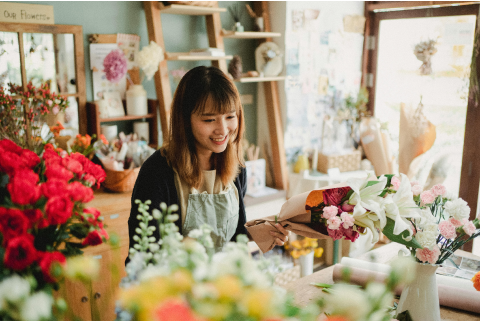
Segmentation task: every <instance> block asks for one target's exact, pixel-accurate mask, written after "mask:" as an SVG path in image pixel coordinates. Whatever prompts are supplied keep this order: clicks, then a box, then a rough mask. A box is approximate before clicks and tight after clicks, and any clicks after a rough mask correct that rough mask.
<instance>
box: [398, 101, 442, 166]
mask: <svg viewBox="0 0 480 322" xmlns="http://www.w3.org/2000/svg"><path fill="white" fill-rule="evenodd" d="M422 106H423V105H422V104H421V103H420V105H419V107H418V108H417V110H413V109H411V108H410V107H407V106H406V105H405V104H404V103H402V104H401V106H400V133H399V150H398V151H399V152H398V170H399V172H400V173H405V174H408V173H409V169H410V164H411V163H412V161H413V160H414V159H415V158H416V157H418V156H419V155H421V154H423V153H425V152H427V151H428V150H429V149H430V148H431V147H432V146H433V143H434V142H435V138H436V130H435V125H433V124H432V123H431V122H430V121H429V120H428V119H427V118H426V117H425V115H424V114H423V112H422Z"/></svg>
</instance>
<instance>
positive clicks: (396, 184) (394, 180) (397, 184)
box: [390, 176, 400, 190]
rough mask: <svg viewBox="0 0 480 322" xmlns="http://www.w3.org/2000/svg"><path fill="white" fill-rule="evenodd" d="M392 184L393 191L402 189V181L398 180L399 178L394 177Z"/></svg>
mask: <svg viewBox="0 0 480 322" xmlns="http://www.w3.org/2000/svg"><path fill="white" fill-rule="evenodd" d="M390 183H391V184H392V185H393V190H398V188H400V179H398V177H396V176H393V177H392V181H391V182H390Z"/></svg>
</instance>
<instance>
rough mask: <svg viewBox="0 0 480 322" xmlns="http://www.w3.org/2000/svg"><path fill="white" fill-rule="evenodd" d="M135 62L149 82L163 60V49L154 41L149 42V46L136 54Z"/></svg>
mask: <svg viewBox="0 0 480 322" xmlns="http://www.w3.org/2000/svg"><path fill="white" fill-rule="evenodd" d="M136 60H137V64H138V67H140V68H141V69H142V70H143V72H144V73H145V76H147V80H150V79H152V77H153V75H155V73H156V71H157V70H158V64H160V62H161V61H162V60H163V49H162V47H160V46H159V45H157V44H156V43H155V42H154V41H150V45H148V46H145V47H143V48H142V50H141V51H140V52H139V53H138V55H137V59H136Z"/></svg>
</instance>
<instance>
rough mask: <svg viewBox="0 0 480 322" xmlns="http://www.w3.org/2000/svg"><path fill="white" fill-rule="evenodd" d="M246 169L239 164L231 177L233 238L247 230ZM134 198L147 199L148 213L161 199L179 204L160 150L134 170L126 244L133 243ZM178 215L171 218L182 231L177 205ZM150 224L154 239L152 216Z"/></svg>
mask: <svg viewBox="0 0 480 322" xmlns="http://www.w3.org/2000/svg"><path fill="white" fill-rule="evenodd" d="M246 177H247V173H246V170H245V168H241V171H240V173H239V175H238V176H237V178H236V179H235V182H234V183H235V186H236V187H237V190H238V197H239V216H238V226H237V230H236V232H235V235H233V237H232V239H231V241H235V240H236V238H237V235H238V234H245V235H246V234H247V230H246V228H245V222H246V215H245V206H244V203H243V197H245V193H246V191H247V178H246ZM136 199H140V200H141V201H142V202H145V201H147V200H151V201H152V203H151V204H150V208H149V210H148V211H149V213H151V212H152V210H153V209H154V208H156V209H160V203H161V202H165V203H166V204H167V206H170V205H173V204H175V205H179V202H178V194H177V189H176V187H175V179H174V172H173V169H172V167H170V166H169V165H168V162H167V159H166V158H165V157H164V156H162V154H161V152H160V150H158V151H156V152H155V153H154V154H152V155H151V156H150V157H149V158H148V159H147V160H146V161H145V163H144V164H143V165H142V168H141V169H140V172H139V174H138V178H137V181H136V182H135V186H134V188H133V193H132V199H131V204H132V208H131V210H130V217H129V218H128V235H129V239H130V246H129V247H130V248H132V247H133V245H134V244H135V241H134V240H133V236H134V235H136V233H135V229H136V228H137V227H139V225H138V224H139V220H138V219H137V215H138V214H139V212H138V204H136V203H135V200H136ZM177 213H178V215H179V219H178V220H177V221H176V222H175V224H176V225H177V226H178V228H179V231H180V234H181V233H182V219H181V218H182V214H181V209H180V207H179V209H178V212H177ZM150 225H155V227H157V229H156V230H155V231H154V232H153V236H154V237H155V238H156V239H157V240H158V239H159V238H160V234H159V231H158V223H157V221H156V220H155V219H153V220H152V221H151V222H150ZM128 262H129V258H128V257H127V259H126V260H125V264H127V263H128Z"/></svg>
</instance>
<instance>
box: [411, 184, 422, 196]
mask: <svg viewBox="0 0 480 322" xmlns="http://www.w3.org/2000/svg"><path fill="white" fill-rule="evenodd" d="M422 190H423V189H422V186H421V185H419V184H416V185H414V186H412V193H413V195H414V196H418V195H419V194H421V193H422Z"/></svg>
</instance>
